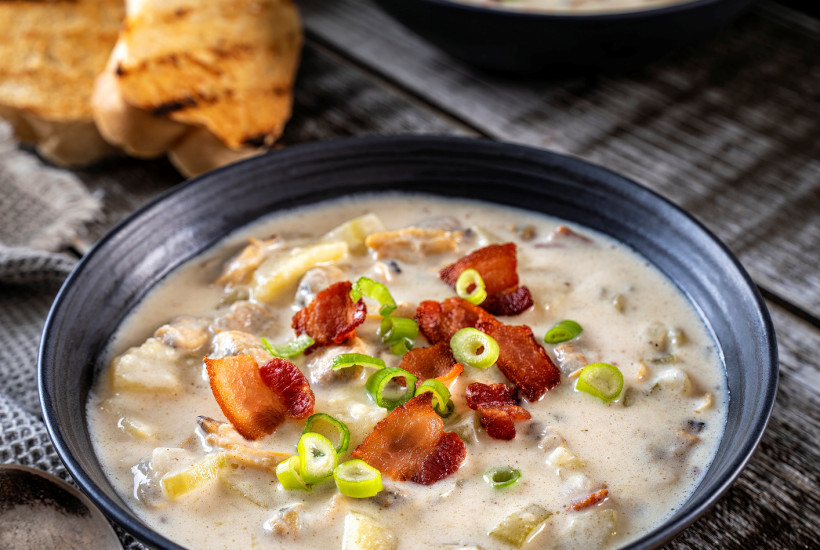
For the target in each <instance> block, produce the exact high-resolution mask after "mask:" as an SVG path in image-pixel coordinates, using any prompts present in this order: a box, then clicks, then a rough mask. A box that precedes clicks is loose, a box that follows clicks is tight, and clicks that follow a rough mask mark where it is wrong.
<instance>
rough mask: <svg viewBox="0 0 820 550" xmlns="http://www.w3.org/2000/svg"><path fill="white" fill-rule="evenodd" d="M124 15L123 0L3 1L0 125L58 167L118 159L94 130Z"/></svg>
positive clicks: (0, 14)
mask: <svg viewBox="0 0 820 550" xmlns="http://www.w3.org/2000/svg"><path fill="white" fill-rule="evenodd" d="M124 15H125V7H124V5H123V1H122V0H52V1H42V0H41V1H36V0H30V1H27V2H9V1H2V0H0V29H3V30H2V33H0V117H3V118H6V119H8V120H9V121H10V122H11V124H12V126H13V127H14V130H15V135H16V137H17V139H18V140H20V141H22V142H24V143H33V144H36V146H37V148H38V150H39V151H40V153H41V154H42V155H43V156H44V157H46V158H47V159H49V160H50V161H52V162H54V163H55V164H58V165H81V164H88V163H90V162H93V161H95V160H97V159H99V158H101V157H102V156H105V155H107V154H110V153H111V152H113V151H114V149H113V148H112V147H111V146H110V145H108V144H107V143H106V142H105V141H104V140H103V139H102V138H101V137H100V135H99V133H98V132H97V130H96V128H95V126H94V121H93V116H92V110H91V94H92V91H93V89H94V79H95V77H96V76H97V75H98V74H99V73H100V72H101V71H102V70H103V68H104V67H105V65H106V60H107V59H108V57H109V55H110V54H111V50H112V48H113V47H114V44H115V43H116V41H117V33H118V31H119V29H120V25H121V23H122V19H123V17H124Z"/></svg>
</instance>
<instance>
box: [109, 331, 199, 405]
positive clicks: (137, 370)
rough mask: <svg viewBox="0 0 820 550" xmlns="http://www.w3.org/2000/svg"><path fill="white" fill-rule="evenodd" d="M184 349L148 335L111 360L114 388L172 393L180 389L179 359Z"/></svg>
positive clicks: (117, 389) (115, 389) (118, 389)
mask: <svg viewBox="0 0 820 550" xmlns="http://www.w3.org/2000/svg"><path fill="white" fill-rule="evenodd" d="M182 355H183V352H182V351H180V350H178V349H176V348H172V347H170V346H167V345H165V344H164V343H163V342H162V341H160V340H159V339H157V338H149V339H148V340H146V341H145V342H144V343H143V344H142V345H141V346H139V347H135V348H131V349H129V350H128V351H126V352H125V353H124V354H122V355H120V356H119V357H117V358H116V359H114V361H113V362H112V363H111V380H112V383H113V385H114V391H122V390H138V391H150V392H169V393H171V392H175V391H177V390H178V389H179V388H180V385H181V382H180V379H179V364H178V362H179V360H180V359H181V357H182Z"/></svg>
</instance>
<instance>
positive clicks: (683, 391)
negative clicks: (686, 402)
mask: <svg viewBox="0 0 820 550" xmlns="http://www.w3.org/2000/svg"><path fill="white" fill-rule="evenodd" d="M657 390H663V391H668V392H672V393H676V394H678V395H683V396H688V395H691V393H692V381H691V380H690V379H689V375H688V374H686V371H684V370H683V369H680V368H677V367H670V368H667V369H664V370H662V371H660V372H659V373H658V374H657V375H656V376H655V378H654V380H653V384H652V391H653V392H654V391H657Z"/></svg>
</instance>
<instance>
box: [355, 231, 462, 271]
mask: <svg viewBox="0 0 820 550" xmlns="http://www.w3.org/2000/svg"><path fill="white" fill-rule="evenodd" d="M461 237H462V234H461V233H460V232H451V231H442V230H440V229H424V228H421V227H406V228H404V229H399V230H397V231H385V232H383V233H374V234H372V235H370V236H369V237H367V240H366V241H365V242H366V244H367V247H368V248H369V249H370V250H372V251H373V252H375V253H376V257H378V258H395V259H398V260H403V261H405V262H408V263H418V262H420V261H422V260H423V259H424V258H425V257H426V256H428V255H430V254H439V253H442V252H455V251H456V249H457V248H458V243H459V242H460V241H461Z"/></svg>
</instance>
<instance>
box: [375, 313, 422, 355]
mask: <svg viewBox="0 0 820 550" xmlns="http://www.w3.org/2000/svg"><path fill="white" fill-rule="evenodd" d="M379 334H381V336H382V341H383V342H384V343H385V344H390V352H391V353H392V354H394V355H404V354H405V353H407V352H408V351H410V350H411V349H413V342H415V340H416V336H418V335H419V324H418V323H417V322H416V321H414V320H413V319H407V318H406V317H385V318H384V319H382V322H381V325H379Z"/></svg>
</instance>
